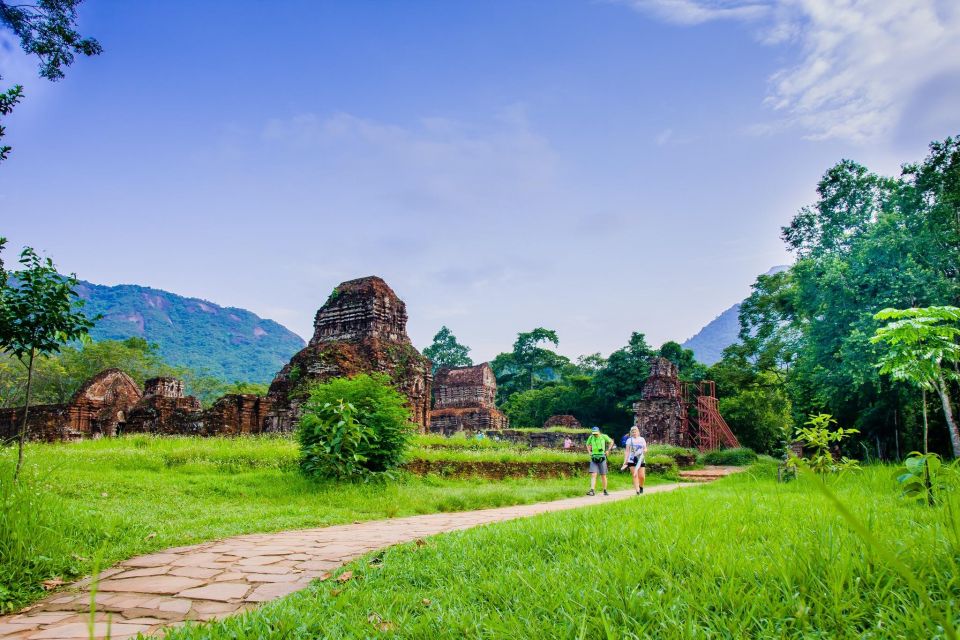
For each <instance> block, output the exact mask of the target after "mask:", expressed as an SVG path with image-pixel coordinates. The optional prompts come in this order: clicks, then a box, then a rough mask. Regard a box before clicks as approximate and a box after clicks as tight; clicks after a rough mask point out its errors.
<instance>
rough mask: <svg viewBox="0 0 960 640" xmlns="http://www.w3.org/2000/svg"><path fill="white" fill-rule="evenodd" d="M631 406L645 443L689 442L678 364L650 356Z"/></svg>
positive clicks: (685, 445)
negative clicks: (647, 371) (637, 397)
mask: <svg viewBox="0 0 960 640" xmlns="http://www.w3.org/2000/svg"><path fill="white" fill-rule="evenodd" d="M633 409H634V411H635V412H636V418H635V424H636V426H637V427H638V428H639V429H640V435H641V436H643V437H644V438H646V440H647V442H648V443H650V444H670V445H675V446H679V447H689V446H691V443H690V438H689V434H688V433H687V432H686V431H687V429H686V427H687V421H686V413H687V408H686V404H685V401H684V398H683V392H682V386H681V384H680V378H679V372H678V369H677V365H675V364H673V363H672V362H670V361H669V360H667V359H666V358H651V360H650V375H649V377H648V378H647V381H646V383H645V384H644V385H643V394H642V396H641V399H640V401H639V402H636V403H634V405H633Z"/></svg>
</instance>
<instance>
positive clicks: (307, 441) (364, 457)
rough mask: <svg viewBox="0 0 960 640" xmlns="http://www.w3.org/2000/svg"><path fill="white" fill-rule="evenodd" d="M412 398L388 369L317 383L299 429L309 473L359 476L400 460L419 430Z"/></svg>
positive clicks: (303, 464) (303, 460)
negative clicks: (385, 372)
mask: <svg viewBox="0 0 960 640" xmlns="http://www.w3.org/2000/svg"><path fill="white" fill-rule="evenodd" d="M406 403H407V400H406V398H405V397H404V396H403V395H402V394H400V393H399V392H398V391H397V390H396V389H394V388H393V386H391V384H390V379H389V378H388V377H387V376H386V375H383V374H371V375H368V374H360V375H357V376H354V377H352V378H334V379H333V380H331V381H329V382H326V383H322V384H318V385H315V386H314V387H313V388H312V389H311V391H310V397H309V399H308V400H307V402H306V403H305V404H304V405H303V417H302V418H301V419H300V426H299V429H298V431H297V437H298V439H299V441H300V453H301V468H302V469H303V471H304V473H305V474H307V475H308V476H313V477H332V478H355V477H364V476H368V475H370V474H372V473H381V472H389V471H390V470H392V469H395V468H397V467H398V466H400V465H401V464H402V463H403V461H404V458H405V456H406V452H407V449H408V448H409V446H410V440H411V438H412V437H413V434H414V433H415V431H416V429H415V425H414V424H413V423H412V422H411V421H410V410H409V409H408V408H407V404H406Z"/></svg>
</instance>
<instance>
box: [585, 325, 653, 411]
mask: <svg viewBox="0 0 960 640" xmlns="http://www.w3.org/2000/svg"><path fill="white" fill-rule="evenodd" d="M653 356H654V351H653V349H651V348H650V345H648V344H647V339H646V336H644V335H643V334H642V333H639V332H636V331H635V332H633V333H632V334H631V335H630V341H629V342H628V343H627V346H625V347H622V348H620V349H617V350H616V351H614V352H613V353H611V354H610V357H609V358H608V359H607V365H606V366H605V367H604V368H603V369H601V370H600V372H599V373H597V376H596V381H595V384H596V386H597V393H598V394H599V395H600V396H601V397H604V398H606V399H608V400H609V401H610V402H611V403H613V404H615V405H616V406H618V407H619V408H620V410H621V411H622V412H623V414H624V416H626V415H627V412H628V411H629V410H630V408H631V407H632V405H633V403H634V402H636V401H637V400H639V399H640V395H641V393H642V392H643V385H644V383H645V382H646V381H647V376H649V375H650V358H651V357H653Z"/></svg>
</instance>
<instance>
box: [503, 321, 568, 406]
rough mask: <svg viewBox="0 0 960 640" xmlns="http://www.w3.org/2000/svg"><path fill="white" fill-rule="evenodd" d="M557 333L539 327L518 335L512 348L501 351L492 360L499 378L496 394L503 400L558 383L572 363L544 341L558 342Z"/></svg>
mask: <svg viewBox="0 0 960 640" xmlns="http://www.w3.org/2000/svg"><path fill="white" fill-rule="evenodd" d="M559 342H560V341H559V338H557V332H556V331H553V330H551V329H544V328H542V327H538V328H537V329H534V330H533V331H529V332H526V333H519V334H517V339H516V341H515V342H514V343H513V351H511V352H510V353H501V354H499V355H498V356H497V357H496V358H494V359H493V360H492V361H491V362H490V367H491V368H492V369H493V373H494V375H495V376H496V377H497V397H498V398H499V399H500V401H501V402H506V400H507V399H508V398H509V397H510V396H512V395H513V394H515V393H519V392H521V391H529V390H531V389H534V388H535V387H536V386H538V385H543V384H549V383H555V382H558V381H559V380H560V379H561V378H562V375H563V372H564V371H565V370H566V369H567V368H568V367H570V366H571V363H570V359H569V358H566V357H565V356H562V355H560V354H558V353H556V352H554V351H551V350H550V349H547V348H544V347H543V346H541V345H542V344H544V343H546V344H553V345H554V346H556V345H557V344H559Z"/></svg>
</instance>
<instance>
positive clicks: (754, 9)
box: [627, 0, 770, 24]
mask: <svg viewBox="0 0 960 640" xmlns="http://www.w3.org/2000/svg"><path fill="white" fill-rule="evenodd" d="M627 2H628V4H630V5H631V6H633V7H635V8H636V9H638V10H640V11H644V12H646V13H651V14H653V15H655V16H657V17H658V18H660V19H661V20H665V21H667V22H673V23H675V24H702V23H704V22H710V21H713V20H753V19H755V18H759V17H761V16H763V15H765V14H766V13H767V12H768V11H769V9H770V7H769V6H766V5H764V4H760V3H756V2H738V1H737V0H729V1H724V0H715V1H712V2H711V1H708V0H627Z"/></svg>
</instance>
